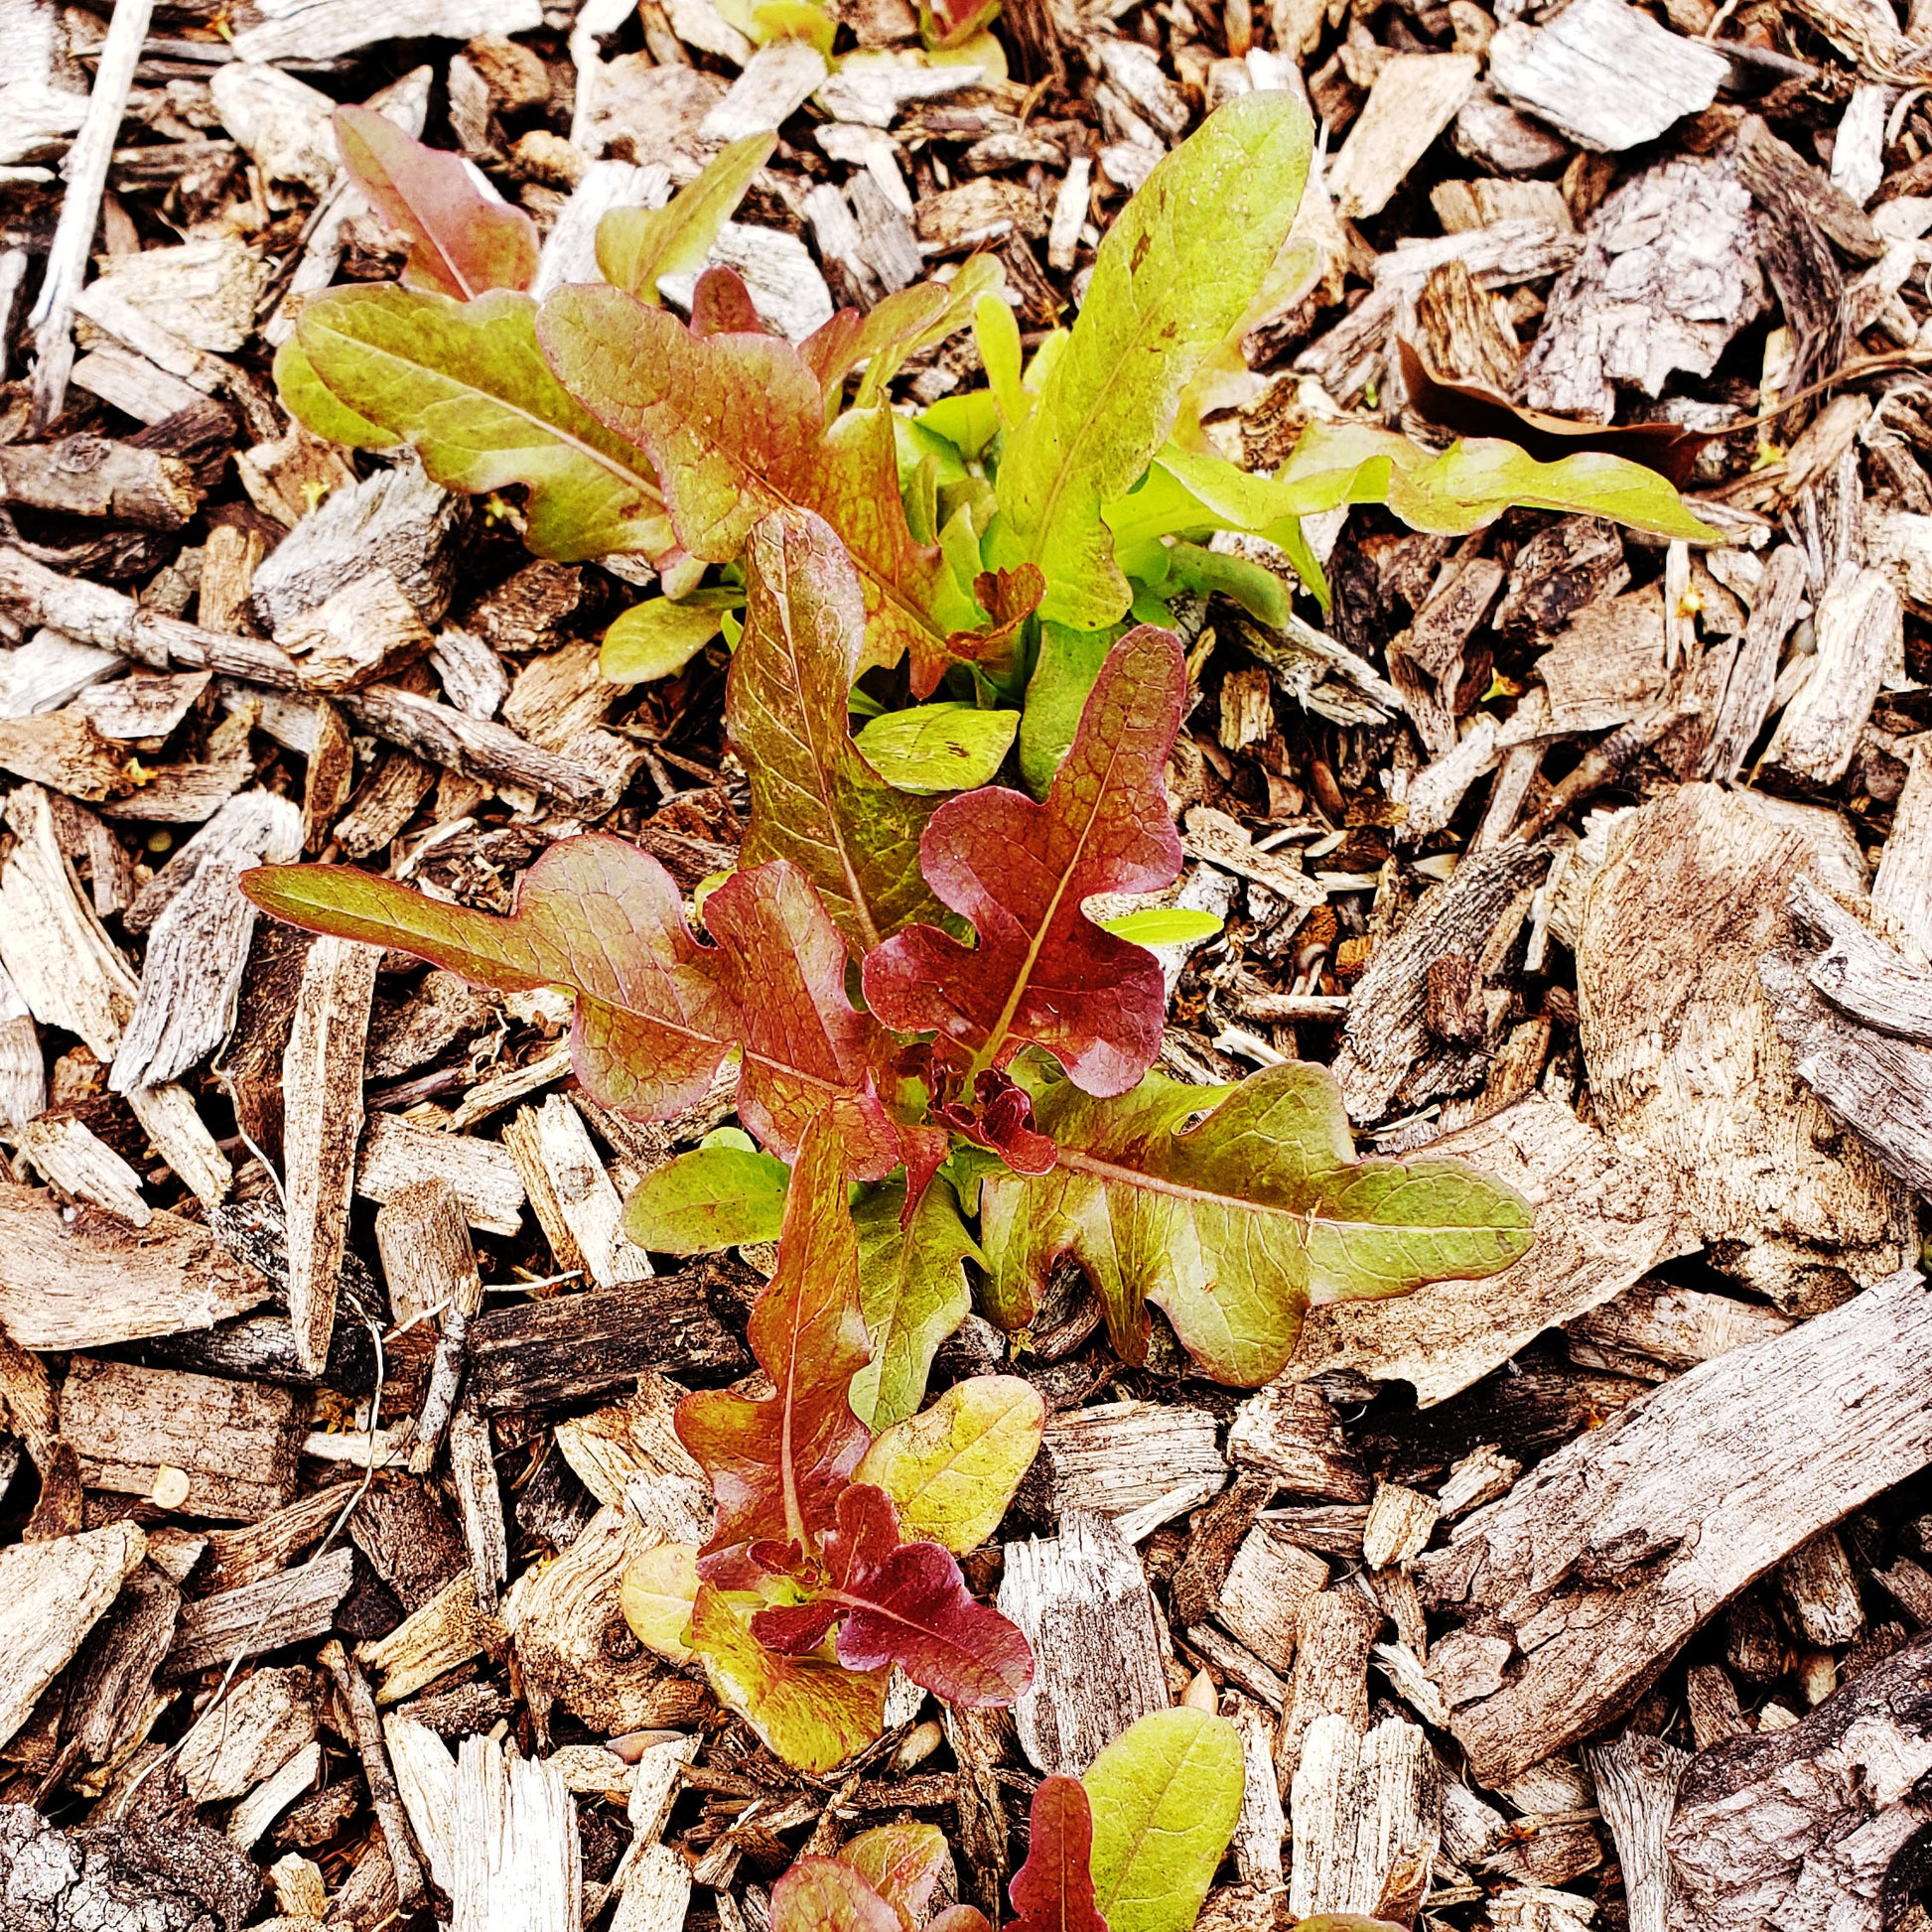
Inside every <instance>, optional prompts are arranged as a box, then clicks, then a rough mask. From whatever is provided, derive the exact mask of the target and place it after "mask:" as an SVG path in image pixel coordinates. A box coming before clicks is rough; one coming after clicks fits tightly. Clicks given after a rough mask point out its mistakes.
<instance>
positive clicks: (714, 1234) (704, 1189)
mask: <svg viewBox="0 0 1932 1932" xmlns="http://www.w3.org/2000/svg"><path fill="white" fill-rule="evenodd" d="M790 1178H791V1174H790V1170H789V1169H787V1168H786V1166H785V1164H784V1163H783V1162H782V1161H778V1160H774V1159H773V1158H772V1157H771V1156H770V1155H768V1154H755V1153H750V1152H747V1151H746V1150H745V1149H742V1148H731V1147H701V1148H694V1149H693V1150H692V1151H691V1152H690V1153H689V1154H680V1155H679V1156H678V1157H677V1158H676V1159H675V1160H673V1161H667V1162H666V1163H665V1164H664V1166H663V1167H661V1168H654V1169H653V1170H652V1171H651V1172H650V1173H647V1174H645V1175H644V1177H643V1179H641V1180H640V1181H638V1183H637V1184H636V1186H635V1187H633V1188H632V1189H631V1190H630V1198H629V1199H628V1200H626V1201H625V1202H624V1204H623V1231H624V1233H626V1234H627V1235H629V1237H630V1238H631V1240H633V1241H634V1242H636V1244H637V1245H638V1247H640V1248H649V1249H651V1250H653V1251H654V1252H655V1253H657V1254H664V1255H711V1254H717V1253H719V1252H720V1251H721V1250H722V1249H725V1248H736V1247H740V1246H742V1245H743V1244H744V1243H746V1242H748V1241H773V1240H776V1239H777V1236H778V1230H779V1228H780V1227H781V1226H782V1225H783V1222H784V1212H785V1188H786V1185H787V1184H788V1182H789V1180H790Z"/></svg>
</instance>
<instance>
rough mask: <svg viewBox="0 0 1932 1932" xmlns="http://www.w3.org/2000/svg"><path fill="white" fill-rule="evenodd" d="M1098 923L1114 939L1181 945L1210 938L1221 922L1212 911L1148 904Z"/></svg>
mask: <svg viewBox="0 0 1932 1932" xmlns="http://www.w3.org/2000/svg"><path fill="white" fill-rule="evenodd" d="M1100 924H1101V927H1102V929H1103V930H1104V931H1107V932H1111V933H1112V934H1113V935H1114V937H1115V938H1116V939H1131V940H1132V941H1133V942H1134V944H1135V945H1137V946H1184V945H1186V944H1188V943H1189V942H1190V941H1193V940H1199V939H1211V938H1213V937H1214V935H1215V934H1216V933H1217V932H1219V931H1220V930H1221V921H1220V920H1219V919H1217V918H1216V917H1215V916H1214V914H1213V913H1212V912H1196V911H1194V910H1193V909H1192V908H1191V907H1190V906H1185V905H1150V906H1149V907H1148V908H1147V909H1146V910H1145V911H1143V912H1123V913H1122V914H1121V915H1120V917H1119V918H1117V919H1102V920H1101V921H1100Z"/></svg>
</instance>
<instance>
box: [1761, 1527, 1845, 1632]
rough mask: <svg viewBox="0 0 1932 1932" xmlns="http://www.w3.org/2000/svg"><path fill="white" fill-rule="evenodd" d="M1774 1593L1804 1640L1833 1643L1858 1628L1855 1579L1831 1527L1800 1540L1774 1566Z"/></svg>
mask: <svg viewBox="0 0 1932 1932" xmlns="http://www.w3.org/2000/svg"><path fill="white" fill-rule="evenodd" d="M1775 1574H1776V1582H1777V1588H1778V1594H1779V1595H1780V1596H1781V1597H1782V1598H1783V1599H1784V1605H1785V1608H1786V1609H1787V1610H1788V1611H1789V1613H1790V1618H1791V1622H1792V1624H1793V1626H1794V1627H1795V1628H1796V1630H1797V1632H1798V1634H1799V1635H1800V1636H1801V1637H1802V1638H1804V1640H1805V1641H1806V1642H1807V1643H1810V1644H1816V1645H1818V1646H1819V1647H1820V1648H1838V1647H1842V1646H1843V1645H1845V1644H1849V1643H1851V1642H1853V1641H1854V1640H1855V1639H1856V1638H1857V1637H1858V1636H1859V1634H1860V1633H1861V1632H1862V1631H1863V1629H1864V1604H1863V1600H1862V1599H1861V1597H1860V1593H1859V1580H1858V1576H1857V1574H1856V1573H1855V1572H1854V1570H1853V1568H1852V1563H1851V1559H1850V1558H1849V1557H1847V1556H1846V1554H1845V1545H1844V1544H1843V1543H1841V1542H1840V1541H1839V1538H1838V1532H1837V1531H1836V1530H1824V1531H1821V1532H1820V1533H1819V1534H1818V1535H1817V1536H1814V1537H1812V1538H1811V1539H1810V1541H1809V1542H1805V1543H1801V1544H1799V1546H1798V1547H1797V1548H1796V1549H1795V1550H1793V1551H1792V1553H1791V1554H1790V1555H1789V1556H1788V1557H1786V1558H1785V1560H1784V1561H1783V1562H1782V1563H1781V1564H1779V1565H1778V1567H1777V1571H1776V1573H1775Z"/></svg>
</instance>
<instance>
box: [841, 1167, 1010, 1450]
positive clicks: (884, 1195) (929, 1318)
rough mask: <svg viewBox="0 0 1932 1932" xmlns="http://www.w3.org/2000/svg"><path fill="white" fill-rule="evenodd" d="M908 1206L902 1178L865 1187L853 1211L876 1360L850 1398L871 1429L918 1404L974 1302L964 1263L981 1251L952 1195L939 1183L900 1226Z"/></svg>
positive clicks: (862, 1302) (855, 1382)
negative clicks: (940, 1352)
mask: <svg viewBox="0 0 1932 1932" xmlns="http://www.w3.org/2000/svg"><path fill="white" fill-rule="evenodd" d="M904 1205H905V1180H904V1177H903V1176H902V1175H901V1176H900V1177H898V1178H897V1179H894V1180H888V1181H885V1182H883V1183H882V1184H881V1185H879V1186H877V1187H873V1188H870V1189H868V1190H867V1192H866V1194H865V1196H864V1197H863V1198H862V1199H861V1200H860V1201H859V1203H858V1205H857V1206H855V1207H854V1208H853V1210H852V1221H853V1225H854V1226H855V1227H856V1228H857V1229H858V1230H859V1306H860V1308H861V1310H863V1311H864V1313H865V1317H866V1332H867V1333H868V1334H869V1335H870V1336H871V1337H872V1360H871V1361H870V1362H868V1363H867V1364H866V1366H865V1367H864V1368H862V1369H860V1370H859V1372H858V1373H857V1374H856V1375H854V1376H853V1378H852V1392H851V1401H852V1413H853V1414H854V1415H855V1416H857V1417H858V1418H859V1420H860V1421H861V1422H862V1423H864V1424H865V1425H866V1426H867V1428H869V1429H887V1428H890V1427H891V1426H892V1425H893V1424H894V1423H896V1422H898V1421H900V1420H901V1419H902V1418H903V1417H906V1416H909V1415H910V1414H911V1413H912V1411H913V1410H914V1409H916V1408H917V1407H918V1406H919V1404H920V1402H921V1401H922V1400H923V1399H924V1396H925V1378H926V1375H927V1372H928V1371H929V1370H930V1369H931V1367H932V1357H933V1354H934V1352H935V1351H936V1350H937V1348H938V1346H939V1344H940V1343H941V1342H942V1341H944V1340H945V1338H946V1337H947V1336H948V1335H949V1334H951V1333H952V1331H953V1330H954V1329H955V1328H957V1327H958V1326H959V1324H960V1321H961V1319H962V1318H963V1317H964V1315H965V1313H966V1311H967V1310H968V1309H969V1308H971V1307H972V1305H973V1298H972V1293H971V1291H970V1290H969V1289H968V1288H967V1286H966V1270H965V1269H964V1268H963V1267H962V1266H961V1265H960V1264H961V1262H962V1261H963V1260H964V1258H965V1257H966V1256H967V1255H977V1254H978V1252H979V1250H978V1249H977V1248H976V1247H975V1246H974V1245H973V1237H972V1236H971V1235H970V1234H968V1233H967V1232H966V1224H965V1222H963V1221H962V1220H961V1219H960V1218H959V1203H958V1201H957V1199H956V1198H955V1196H954V1194H953V1190H952V1189H951V1188H950V1187H949V1186H947V1185H946V1183H945V1182H944V1181H943V1180H937V1179H935V1180H934V1181H933V1182H932V1183H931V1184H930V1185H929V1186H928V1187H927V1188H926V1190H925V1193H924V1194H923V1195H922V1196H921V1197H920V1200H919V1204H918V1207H917V1208H916V1209H915V1210H914V1212H913V1215H912V1224H911V1226H910V1227H903V1228H902V1227H900V1226H899V1215H900V1210H901V1209H902V1208H903V1207H904Z"/></svg>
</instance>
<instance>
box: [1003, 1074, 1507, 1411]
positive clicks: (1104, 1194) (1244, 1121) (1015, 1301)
mask: <svg viewBox="0 0 1932 1932" xmlns="http://www.w3.org/2000/svg"><path fill="white" fill-rule="evenodd" d="M1203 1111H1205V1113H1206V1118H1205V1119H1203V1120H1201V1121H1200V1123H1199V1125H1198V1126H1194V1127H1191V1128H1189V1127H1187V1126H1186V1123H1187V1122H1188V1120H1189V1119H1190V1118H1191V1117H1192V1116H1194V1115H1196V1114H1200V1113H1202V1112H1203ZM1035 1112H1036V1116H1037V1119H1038V1122H1039V1126H1040V1129H1041V1131H1042V1132H1044V1133H1046V1134H1049V1135H1050V1136H1051V1137H1052V1139H1053V1141H1054V1142H1055V1143H1056V1144H1057V1147H1058V1160H1059V1165H1058V1166H1057V1167H1056V1168H1055V1169H1054V1170H1053V1172H1052V1173H1047V1174H1044V1175H1040V1176H1037V1177H1033V1178H1028V1177H1023V1176H1020V1175H1012V1174H994V1175H991V1176H989V1177H988V1178H987V1179H986V1180H985V1181H984V1182H983V1184H982V1186H981V1191H980V1208H981V1230H982V1231H981V1241H982V1245H983V1246H984V1248H985V1251H986V1256H987V1262H988V1267H989V1270H990V1272H989V1276H988V1282H987V1306H988V1309H989V1311H990V1312H991V1313H992V1315H993V1317H994V1319H996V1320H998V1321H1000V1322H1002V1323H1003V1324H1005V1325H1006V1326H1009V1327H1018V1326H1021V1325H1024V1323H1025V1322H1026V1321H1028V1320H1029V1319H1031V1318H1032V1315H1033V1312H1034V1310H1035V1307H1036V1306H1037V1303H1038V1297H1039V1294H1040V1292H1041V1290H1042V1289H1043V1287H1044V1284H1045V1281H1046V1277H1047V1274H1048V1273H1049V1272H1050V1270H1051V1269H1052V1266H1053V1264H1054V1263H1055V1262H1056V1261H1058V1260H1059V1259H1060V1257H1061V1256H1063V1255H1072V1256H1073V1257H1074V1258H1075V1259H1076V1260H1077V1261H1079V1262H1080V1264H1081V1266H1082V1267H1084V1268H1085V1269H1086V1271H1087V1274H1088V1276H1089V1277H1090V1278H1091V1280H1092V1281H1093V1284H1094V1286H1095V1288H1096V1289H1097V1290H1098V1292H1099V1295H1100V1299H1101V1303H1102V1305H1103V1307H1104V1308H1105V1310H1106V1312H1107V1325H1108V1330H1109V1332H1110V1334H1111V1335H1112V1337H1113V1341H1114V1346H1115V1347H1116V1348H1117V1349H1118V1350H1119V1351H1120V1353H1121V1354H1122V1355H1123V1356H1124V1357H1125V1358H1126V1359H1127V1360H1129V1361H1131V1362H1135V1363H1139V1362H1141V1361H1143V1360H1145V1359H1146V1349H1147V1304H1148V1303H1149V1302H1152V1303H1154V1304H1155V1305H1156V1306H1157V1307H1159V1308H1160V1309H1161V1310H1163V1311H1165V1313H1166V1314H1167V1316H1168V1319H1169V1320H1170V1321H1171V1322H1172V1323H1173V1329H1174V1332H1175V1334H1177V1335H1178V1336H1179V1337H1180V1340H1181V1342H1182V1343H1183V1344H1184V1345H1185V1347H1186V1348H1187V1350H1188V1352H1189V1353H1190V1354H1191V1355H1192V1356H1193V1357H1194V1360H1195V1362H1196V1363H1197V1364H1198V1366H1199V1368H1200V1370H1201V1372H1202V1373H1204V1374H1206V1375H1209V1376H1212V1377H1213V1378H1214V1379H1215V1380H1216V1381H1220V1382H1230V1383H1234V1384H1236V1385H1238V1386H1241V1387H1254V1386H1257V1385H1258V1384H1260V1383H1263V1382H1266V1381H1268V1380H1269V1379H1270V1378H1271V1377H1272V1376H1274V1375H1275V1374H1277V1373H1278V1372H1279V1371H1280V1369H1281V1368H1282V1366H1283V1364H1284V1363H1286V1362H1287V1360H1288V1358H1289V1356H1290V1355H1291V1354H1293V1352H1294V1349H1295V1342H1296V1339H1297V1337H1298V1335H1299V1334H1300V1332H1301V1326H1302V1318H1303V1315H1304V1314H1305V1313H1306V1312H1307V1310H1308V1308H1309V1305H1310V1303H1311V1301H1320V1302H1332V1301H1343V1300H1353V1299H1356V1298H1361V1297H1380V1296H1386V1295H1401V1294H1406V1293H1407V1292H1408V1291H1409V1290H1411V1289H1413V1288H1417V1287H1419V1286H1421V1285H1422V1284H1423V1283H1425V1282H1432V1281H1442V1280H1445V1279H1450V1278H1454V1279H1474V1278H1480V1277H1483V1276H1486V1275H1494V1274H1497V1273H1500V1272H1501V1270H1503V1269H1504V1268H1507V1267H1508V1266H1509V1265H1510V1263H1511V1262H1513V1261H1516V1260H1517V1259H1519V1258H1520V1257H1521V1256H1522V1255H1523V1254H1524V1253H1526V1252H1527V1250H1528V1248H1529V1245H1530V1242H1531V1239H1532V1224H1533V1220H1534V1215H1533V1213H1532V1210H1531V1208H1530V1206H1529V1203H1528V1202H1527V1201H1525V1200H1524V1199H1523V1198H1522V1197H1521V1196H1520V1195H1519V1194H1517V1193H1516V1192H1514V1191H1513V1190H1512V1189H1511V1188H1508V1187H1505V1186H1503V1185H1502V1184H1501V1183H1499V1182H1497V1181H1494V1180H1490V1179H1488V1178H1487V1177H1486V1176H1484V1175H1482V1174H1479V1173H1476V1172H1475V1171H1474V1170H1473V1169H1471V1168H1466V1167H1464V1166H1463V1165H1462V1164H1461V1163H1460V1162H1457V1161H1449V1160H1428V1159H1423V1160H1418V1161H1412V1162H1408V1163H1406V1164H1405V1163H1401V1162H1396V1161H1377V1160H1371V1161H1357V1160H1356V1159H1355V1153H1354V1143H1353V1141H1352V1139H1351V1137H1350V1134H1349V1130H1348V1119H1347V1115H1346V1113H1345V1112H1344V1111H1343V1108H1342V1104H1341V1097H1340V1094H1339V1092H1338V1091H1337V1089H1336V1087H1335V1083H1334V1080H1333V1078H1332V1076H1331V1075H1330V1074H1329V1073H1328V1072H1327V1071H1326V1070H1325V1069H1324V1068H1322V1067H1318V1066H1311V1065H1305V1064H1303V1063H1301V1062H1297V1061H1291V1062H1290V1063H1289V1064H1287V1065H1285V1066H1276V1067H1269V1068H1267V1069H1265V1070H1264V1071H1262V1072H1260V1073H1257V1074H1255V1075H1253V1076H1252V1077H1251V1078H1249V1079H1247V1080H1245V1081H1243V1082H1242V1083H1241V1084H1240V1085H1239V1086H1237V1087H1193V1086H1183V1085H1181V1084H1180V1083H1179V1082H1177V1081H1173V1080H1170V1079H1168V1078H1167V1077H1166V1076H1165V1075H1163V1074H1158V1073H1157V1074H1150V1075H1149V1076H1148V1078H1147V1079H1145V1080H1144V1081H1142V1083H1141V1084H1140V1086H1139V1087H1138V1088H1136V1089H1135V1091H1134V1092H1133V1093H1131V1094H1127V1095H1124V1096H1122V1097H1121V1098H1119V1099H1116V1100H1114V1101H1112V1102H1111V1103H1110V1104H1109V1105H1107V1106H1104V1107H1103V1106H1099V1105H1096V1104H1095V1103H1094V1102H1093V1101H1092V1100H1090V1099H1089V1098H1087V1097H1086V1096H1085V1095H1083V1094H1081V1093H1078V1092H1077V1091H1075V1090H1074V1089H1073V1088H1072V1087H1070V1086H1068V1085H1066V1084H1065V1083H1064V1082H1056V1083H1053V1084H1052V1085H1051V1086H1042V1088H1041V1090H1039V1091H1037V1092H1036V1093H1035Z"/></svg>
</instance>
